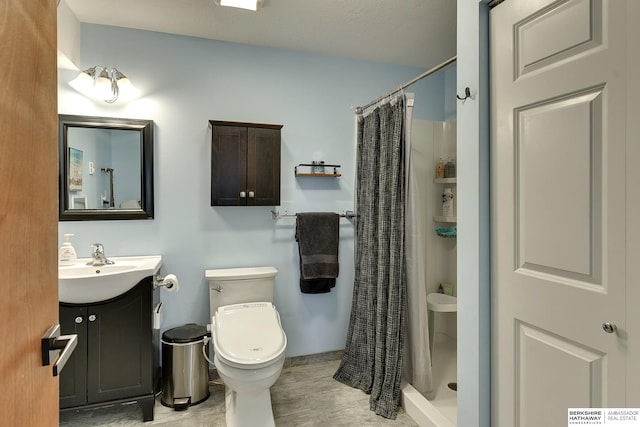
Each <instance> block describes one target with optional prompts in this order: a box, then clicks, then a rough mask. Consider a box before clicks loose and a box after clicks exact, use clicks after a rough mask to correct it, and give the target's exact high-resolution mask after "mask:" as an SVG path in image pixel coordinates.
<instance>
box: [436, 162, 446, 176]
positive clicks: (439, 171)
mask: <svg viewBox="0 0 640 427" xmlns="http://www.w3.org/2000/svg"><path fill="white" fill-rule="evenodd" d="M444 172H445V163H444V160H442V157H440V160H438V163H436V178H444Z"/></svg>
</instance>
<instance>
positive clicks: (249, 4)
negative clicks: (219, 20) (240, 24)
mask: <svg viewBox="0 0 640 427" xmlns="http://www.w3.org/2000/svg"><path fill="white" fill-rule="evenodd" d="M214 2H215V3H216V4H219V5H220V6H228V7H237V8H240V9H247V10H253V11H256V10H258V9H260V8H261V7H262V4H263V0H214Z"/></svg>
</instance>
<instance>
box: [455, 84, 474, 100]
mask: <svg viewBox="0 0 640 427" xmlns="http://www.w3.org/2000/svg"><path fill="white" fill-rule="evenodd" d="M456 98H458V99H459V100H460V101H465V100H466V99H467V98H471V91H470V90H469V87H468V86H467V87H465V88H464V98H463V97H461V96H460V95H456Z"/></svg>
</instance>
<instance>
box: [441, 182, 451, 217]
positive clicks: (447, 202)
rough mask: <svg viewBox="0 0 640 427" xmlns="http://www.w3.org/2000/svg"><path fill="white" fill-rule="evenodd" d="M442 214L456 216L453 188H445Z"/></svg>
mask: <svg viewBox="0 0 640 427" xmlns="http://www.w3.org/2000/svg"><path fill="white" fill-rule="evenodd" d="M442 215H443V216H454V215H453V191H451V188H445V189H444V192H443V193H442Z"/></svg>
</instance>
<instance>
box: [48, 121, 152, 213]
mask: <svg viewBox="0 0 640 427" xmlns="http://www.w3.org/2000/svg"><path fill="white" fill-rule="evenodd" d="M58 123H59V126H58V146H59V159H60V163H59V181H60V183H59V192H60V194H59V201H60V203H59V204H60V211H59V212H60V216H59V218H60V221H87V220H111V219H150V218H153V120H140V119H122V118H113V117H90V116H73V115H66V114H60V115H59V116H58Z"/></svg>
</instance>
